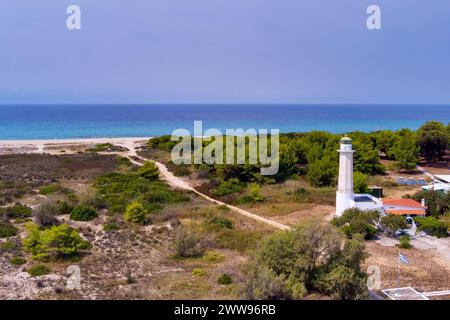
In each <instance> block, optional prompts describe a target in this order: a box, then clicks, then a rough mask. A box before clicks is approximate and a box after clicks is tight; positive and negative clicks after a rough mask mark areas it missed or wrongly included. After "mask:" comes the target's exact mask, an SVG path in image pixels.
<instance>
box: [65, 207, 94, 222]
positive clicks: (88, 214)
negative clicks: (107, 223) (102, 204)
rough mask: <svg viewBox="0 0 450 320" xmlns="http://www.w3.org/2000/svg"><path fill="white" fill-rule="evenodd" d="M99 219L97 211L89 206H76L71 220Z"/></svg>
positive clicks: (71, 214)
mask: <svg viewBox="0 0 450 320" xmlns="http://www.w3.org/2000/svg"><path fill="white" fill-rule="evenodd" d="M97 217H98V214H97V211H95V209H94V208H92V207H88V206H76V207H75V208H73V209H72V212H71V213H70V219H72V220H75V221H90V220H92V219H95V218H97Z"/></svg>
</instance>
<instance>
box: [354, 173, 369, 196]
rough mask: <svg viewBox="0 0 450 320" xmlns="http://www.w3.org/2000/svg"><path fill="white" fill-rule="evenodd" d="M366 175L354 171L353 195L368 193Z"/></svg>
mask: <svg viewBox="0 0 450 320" xmlns="http://www.w3.org/2000/svg"><path fill="white" fill-rule="evenodd" d="M367 179H368V178H367V175H365V174H364V173H361V172H359V171H355V172H354V174H353V185H354V187H353V188H354V192H355V193H368V192H369V187H368V182H367V181H368V180H367Z"/></svg>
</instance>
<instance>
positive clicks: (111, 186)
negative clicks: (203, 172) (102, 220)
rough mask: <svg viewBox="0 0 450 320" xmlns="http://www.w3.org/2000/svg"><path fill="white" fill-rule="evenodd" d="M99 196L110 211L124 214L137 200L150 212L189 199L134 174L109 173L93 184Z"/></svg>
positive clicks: (157, 182) (156, 182)
mask: <svg viewBox="0 0 450 320" xmlns="http://www.w3.org/2000/svg"><path fill="white" fill-rule="evenodd" d="M94 186H95V188H96V189H97V191H98V193H99V196H100V197H101V199H102V200H103V201H104V202H105V203H106V205H107V207H108V208H109V210H110V211H112V212H116V213H122V214H123V213H124V212H125V209H126V207H127V206H128V205H129V204H130V203H132V202H133V201H136V200H138V201H139V202H141V203H142V205H143V206H144V207H145V209H146V210H147V211H148V212H149V213H150V212H156V211H159V210H161V209H162V208H163V207H164V206H165V205H169V204H175V203H180V202H186V201H188V200H189V197H188V196H186V195H185V194H183V193H181V192H176V191H173V190H171V189H170V187H169V186H168V185H167V184H165V183H163V182H160V181H149V180H147V179H145V178H143V177H141V176H138V175H137V174H136V173H135V172H131V173H126V174H123V173H109V174H106V175H104V176H101V177H98V178H97V179H96V182H95V185H94Z"/></svg>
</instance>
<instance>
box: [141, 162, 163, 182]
mask: <svg viewBox="0 0 450 320" xmlns="http://www.w3.org/2000/svg"><path fill="white" fill-rule="evenodd" d="M137 173H138V175H139V176H141V177H143V178H145V179H147V180H150V181H156V180H158V179H159V169H158V166H157V165H156V164H155V163H154V162H153V161H146V162H145V163H144V165H143V166H142V167H140V168H139V169H138V171H137Z"/></svg>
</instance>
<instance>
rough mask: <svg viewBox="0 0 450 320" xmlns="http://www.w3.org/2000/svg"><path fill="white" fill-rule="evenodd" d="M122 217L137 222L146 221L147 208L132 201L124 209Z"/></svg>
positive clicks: (142, 222) (144, 222)
mask: <svg viewBox="0 0 450 320" xmlns="http://www.w3.org/2000/svg"><path fill="white" fill-rule="evenodd" d="M124 219H125V221H127V222H133V223H137V224H146V223H148V222H149V221H148V218H147V210H145V208H144V206H143V205H142V203H140V202H138V201H134V202H133V203H131V204H129V205H128V206H127V209H126V210H125V214H124Z"/></svg>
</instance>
